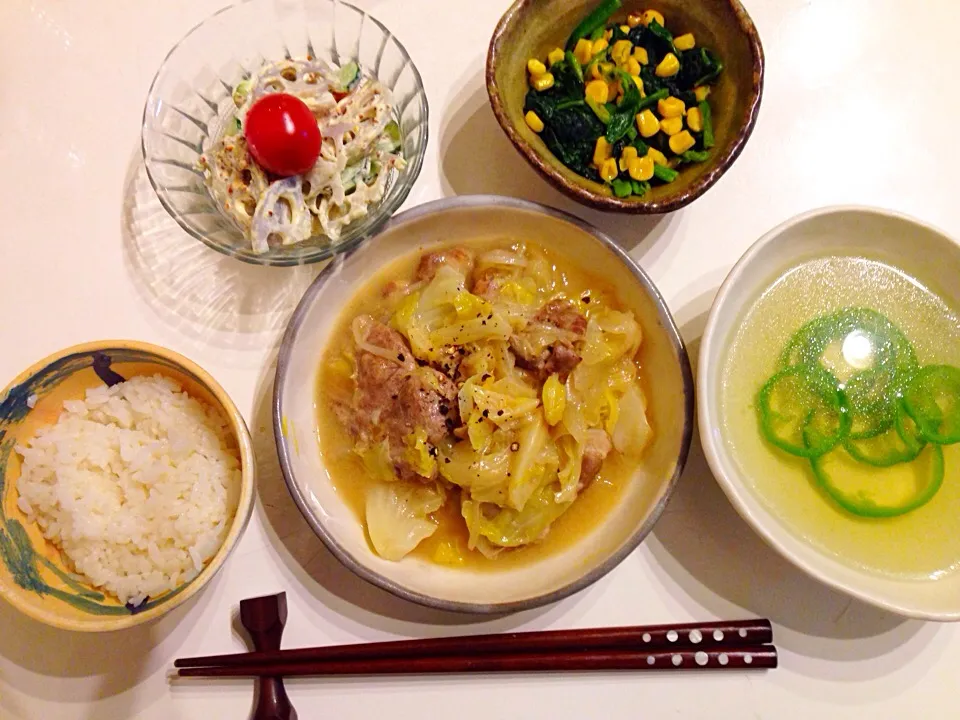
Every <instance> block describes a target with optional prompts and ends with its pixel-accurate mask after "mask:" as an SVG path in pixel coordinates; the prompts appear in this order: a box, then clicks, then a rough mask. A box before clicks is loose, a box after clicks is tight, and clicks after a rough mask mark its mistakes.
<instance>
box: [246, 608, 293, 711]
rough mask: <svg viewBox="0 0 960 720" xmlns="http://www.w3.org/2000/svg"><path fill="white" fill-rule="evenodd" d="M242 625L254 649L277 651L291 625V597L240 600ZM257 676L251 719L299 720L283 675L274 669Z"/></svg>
mask: <svg viewBox="0 0 960 720" xmlns="http://www.w3.org/2000/svg"><path fill="white" fill-rule="evenodd" d="M240 623H241V624H242V625H243V627H244V629H245V630H246V631H247V633H248V634H249V635H250V640H251V641H252V643H253V648H254V650H256V651H258V652H269V651H277V650H279V649H280V640H281V638H282V637H283V627H284V625H286V623H287V594H286V593H277V594H276V595H265V596H263V597H256V598H249V599H247V600H241V601H240ZM269 672H270V674H257V675H258V679H257V688H256V696H255V697H256V702H255V704H254V711H253V715H252V716H251V720H297V711H296V710H295V709H294V707H293V705H292V704H291V702H290V698H289V697H288V696H287V689H286V688H285V687H284V686H283V676H282V674H279V673H277V672H276V670H273V669H271V670H270V671H269Z"/></svg>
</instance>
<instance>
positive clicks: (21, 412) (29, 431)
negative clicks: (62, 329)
mask: <svg viewBox="0 0 960 720" xmlns="http://www.w3.org/2000/svg"><path fill="white" fill-rule="evenodd" d="M137 375H146V376H153V375H162V376H164V377H168V378H170V379H172V380H174V381H175V382H176V383H178V384H179V385H180V386H181V387H182V388H183V390H185V391H186V392H187V393H188V394H189V395H190V396H191V397H193V398H195V399H197V400H200V401H201V402H204V403H206V404H207V405H210V406H212V407H215V408H217V409H219V410H220V412H221V413H223V416H224V417H225V418H226V421H227V425H228V427H229V429H230V435H231V440H232V444H233V446H234V448H233V449H234V450H235V452H236V453H237V456H238V459H239V461H240V468H241V479H240V484H241V487H240V488H239V492H237V493H234V494H233V496H234V497H237V498H239V499H238V500H237V505H236V508H235V509H234V514H233V519H232V521H231V522H230V526H229V529H228V532H227V535H226V538H225V539H224V541H223V544H222V545H221V547H220V549H219V550H218V551H217V552H216V553H215V554H214V556H213V558H212V559H211V560H210V561H209V562H208V563H207V565H206V567H204V569H203V570H202V571H201V572H200V574H199V575H197V576H196V577H195V578H194V579H193V580H190V581H189V582H187V583H185V584H184V585H181V586H180V587H178V588H177V589H175V590H173V591H171V592H168V593H166V594H165V595H162V596H159V597H151V598H148V599H147V600H146V601H145V602H143V603H141V604H140V605H139V606H136V607H131V606H127V605H124V604H123V603H121V602H120V601H119V600H118V599H117V598H115V597H112V596H110V595H109V594H108V593H105V592H102V591H101V590H100V589H98V588H96V587H93V586H92V585H90V584H89V583H88V582H86V581H85V580H84V578H82V577H79V576H77V575H76V574H75V573H74V572H73V570H72V568H71V567H70V565H69V563H68V562H67V561H66V560H65V558H64V557H63V556H62V555H61V553H60V550H59V549H58V548H57V547H56V546H55V545H54V544H53V543H51V542H50V541H48V540H47V539H46V538H45V537H44V536H43V534H42V533H41V531H40V528H39V527H38V526H37V525H36V523H34V522H31V521H29V520H28V519H27V517H26V516H25V515H24V514H23V513H22V512H21V511H20V509H19V508H18V505H17V500H18V492H17V479H18V478H19V477H20V470H21V460H20V456H19V455H18V454H17V453H16V452H15V450H14V448H15V447H16V445H17V444H18V443H22V442H25V441H27V440H29V439H30V438H31V437H33V436H34V434H35V433H36V432H37V430H38V429H40V428H41V427H43V426H46V425H52V424H54V423H55V422H56V421H57V419H58V417H59V415H60V412H61V410H62V409H63V403H64V401H67V400H80V399H82V398H83V397H84V394H85V392H86V391H87V390H88V389H90V388H93V387H97V386H101V385H104V384H108V385H109V384H115V383H117V382H121V381H122V380H125V379H129V378H131V377H133V376H137ZM255 473H256V463H255V462H254V455H253V447H252V443H251V440H250V432H249V431H248V430H247V427H246V424H245V423H244V420H243V417H242V416H241V415H240V412H239V410H237V407H236V405H234V404H233V401H232V400H231V399H230V398H229V397H228V395H227V393H226V392H225V391H224V390H223V388H222V387H220V385H219V384H218V383H217V381H216V380H214V379H213V378H212V377H211V376H210V375H209V374H207V373H206V372H205V371H204V370H203V369H202V368H200V367H199V366H197V365H196V364H195V363H193V362H191V361H190V360H188V359H187V358H185V357H183V356H181V355H178V354H177V353H174V352H171V351H170V350H166V349H164V348H161V347H157V346H155V345H149V344H147V343H141V342H134V341H128V340H103V341H98V342H91V343H86V344H83V345H75V346H73V347H69V348H66V349H65V350H61V351H60V352H57V353H54V354H53V355H50V356H49V357H47V358H44V359H43V360H41V361H40V362H38V363H37V364H35V365H33V366H32V367H30V368H28V369H27V370H25V371H24V372H23V373H21V374H20V375H19V376H18V377H17V378H16V379H14V381H13V382H12V383H10V385H9V386H7V388H6V389H5V390H4V391H3V393H2V394H0V597H3V598H4V599H5V600H7V601H8V602H9V603H10V604H12V605H13V606H14V607H15V608H17V609H18V610H20V611H21V612H23V613H24V614H26V615H29V616H30V617H32V618H34V619H35V620H39V621H40V622H43V623H46V624H48V625H52V626H54V627H58V628H62V629H65V630H77V631H87V632H104V631H110V630H118V629H121V628H127V627H132V626H133V625H139V624H141V623H144V622H147V621H149V620H153V619H155V618H157V617H160V616H161V615H163V614H165V613H167V612H169V611H170V610H172V609H173V608H175V607H177V606H178V605H180V604H182V603H184V602H185V601H186V600H188V599H189V598H190V597H192V596H193V595H195V594H196V593H197V592H199V590H200V589H201V588H202V587H203V586H204V585H205V584H206V583H207V582H208V581H209V580H210V578H212V577H213V576H214V574H215V573H216V572H217V571H218V570H219V569H220V567H221V566H222V565H223V563H224V561H225V560H226V558H227V555H228V554H229V553H230V551H231V549H232V548H233V546H234V545H236V543H237V540H238V539H239V537H240V534H241V533H242V532H243V529H244V527H245V526H246V523H247V520H248V519H249V516H250V511H251V509H252V507H253V495H254V493H253V490H254V484H255Z"/></svg>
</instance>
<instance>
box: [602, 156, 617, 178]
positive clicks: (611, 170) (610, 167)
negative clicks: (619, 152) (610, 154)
mask: <svg viewBox="0 0 960 720" xmlns="http://www.w3.org/2000/svg"><path fill="white" fill-rule="evenodd" d="M619 174H620V168H618V167H617V161H616V160H614V159H613V158H607V159H606V160H604V161H603V166H602V167H601V168H600V177H601V178H602V179H603V180H604V181H605V182H610V181H611V180H613V179H614V178H615V177H617V175H619Z"/></svg>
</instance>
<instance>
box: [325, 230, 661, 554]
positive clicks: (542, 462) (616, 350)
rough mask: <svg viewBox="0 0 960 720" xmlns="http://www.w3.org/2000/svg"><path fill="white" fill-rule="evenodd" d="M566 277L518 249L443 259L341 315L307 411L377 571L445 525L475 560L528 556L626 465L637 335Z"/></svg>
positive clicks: (635, 404) (645, 433)
mask: <svg viewBox="0 0 960 720" xmlns="http://www.w3.org/2000/svg"><path fill="white" fill-rule="evenodd" d="M579 274H580V271H579V269H577V268H574V267H569V268H566V269H565V268H564V267H562V266H561V265H559V264H558V263H557V259H556V258H553V257H551V256H548V254H547V253H546V252H545V251H544V250H542V249H540V248H538V247H534V246H530V245H524V244H519V243H517V244H510V243H508V242H506V241H504V242H501V243H498V244H488V245H486V246H484V247H482V248H480V249H477V250H475V249H471V248H467V247H451V248H446V249H443V250H439V251H434V252H427V253H425V254H422V255H421V256H419V257H418V258H414V259H412V260H408V261H407V262H406V263H405V264H404V267H403V268H402V270H399V271H396V272H389V271H388V272H387V274H386V276H381V277H382V278H383V277H386V280H385V281H384V280H383V279H381V280H380V281H377V282H375V283H374V284H373V285H372V286H370V287H368V288H367V289H366V290H365V291H364V292H363V293H361V298H360V300H359V302H357V303H354V305H353V306H352V307H351V308H350V309H349V310H348V312H347V317H345V318H344V320H343V322H342V324H341V325H340V327H339V329H338V330H337V331H336V333H335V340H334V342H333V343H332V344H331V346H330V347H329V348H328V350H327V352H326V354H325V357H324V359H323V368H322V372H321V380H320V387H319V396H320V397H319V404H320V405H321V406H322V410H323V411H327V417H329V418H331V419H332V422H333V423H335V424H336V425H337V426H338V428H336V429H337V430H339V433H338V434H336V433H335V434H334V435H333V436H332V439H329V440H327V441H326V443H325V441H324V432H323V429H322V428H321V432H320V433H319V435H320V441H321V450H322V451H323V452H324V455H325V457H328V458H329V457H330V456H332V455H336V454H337V453H341V454H342V453H343V452H344V448H343V447H342V445H344V444H346V445H349V451H348V452H349V454H350V455H351V456H352V459H353V461H354V462H357V461H359V462H358V463H357V467H358V469H360V472H358V473H351V472H350V471H345V472H344V473H343V474H345V475H351V477H337V473H336V472H335V471H333V472H332V473H331V474H332V475H333V479H334V483H335V485H337V487H338V489H340V488H342V487H344V486H345V485H347V486H354V485H357V484H358V483H361V484H362V487H363V497H362V503H363V508H362V515H363V519H364V522H365V525H366V529H367V533H368V536H369V540H370V542H371V544H372V546H373V548H374V549H375V550H376V552H377V553H378V554H379V555H380V556H381V557H384V558H386V559H389V560H399V559H401V558H403V557H404V556H405V555H407V554H408V553H410V552H411V551H413V550H414V549H415V548H416V547H417V546H418V545H419V544H420V543H421V542H422V541H424V540H425V539H426V538H429V537H431V536H433V535H434V534H435V533H436V532H437V530H438V526H441V525H443V524H445V523H448V524H449V523H455V524H459V525H460V526H461V529H465V533H464V534H465V536H466V545H467V548H468V551H471V552H472V551H476V552H479V553H482V554H483V556H486V557H487V558H493V557H496V556H497V555H498V554H500V553H502V552H504V551H505V550H509V549H511V548H519V547H522V546H527V545H531V544H534V543H537V542H538V541H540V540H542V539H543V538H544V537H545V536H546V535H547V534H548V533H550V531H551V526H552V525H553V524H554V523H555V522H556V521H557V519H558V518H560V517H561V516H562V515H563V514H564V513H565V512H566V511H567V510H568V509H569V508H570V507H571V506H572V505H573V504H575V503H576V502H577V500H578V497H580V496H582V495H583V493H584V492H585V489H586V488H588V487H589V486H590V485H591V483H596V482H600V479H601V478H602V476H603V474H604V471H605V468H606V467H608V466H610V465H611V463H613V464H616V463H617V462H620V465H621V466H623V465H624V463H626V464H628V465H630V464H632V466H633V467H634V468H635V467H636V465H637V464H638V463H639V461H640V457H641V455H642V454H643V452H644V448H645V447H646V446H647V444H648V443H649V442H650V439H651V436H652V429H651V427H650V424H649V423H648V420H647V413H646V409H647V402H646V397H645V394H644V391H643V387H642V383H641V368H640V366H639V363H638V360H637V357H638V350H639V348H640V345H641V343H642V341H643V331H642V328H641V326H640V324H639V323H638V322H637V319H636V317H635V316H634V315H633V314H632V313H631V312H629V311H626V310H623V309H620V308H619V305H618V303H617V301H616V298H615V296H614V295H613V293H611V292H609V291H607V290H603V291H601V290H600V289H599V288H598V287H597V288H591V287H589V285H587V284H586V283H585V282H583V281H581V282H574V281H573V280H572V279H571V278H572V277H574V276H575V275H577V276H579ZM587 282H589V281H587ZM321 416H322V417H323V412H321ZM322 417H321V425H323V419H322ZM338 440H339V441H338ZM325 444H326V446H325ZM360 476H363V477H362V478H361V477H360ZM348 494H349V493H348ZM455 530H456V529H455V528H446V532H447V534H451V533H453V534H454V535H455V534H456V532H455ZM450 552H451V550H450V548H448V547H445V546H443V547H439V548H438V552H437V554H435V556H434V559H436V560H439V561H441V562H444V561H449V560H450V559H451V558H450V557H449V555H450Z"/></svg>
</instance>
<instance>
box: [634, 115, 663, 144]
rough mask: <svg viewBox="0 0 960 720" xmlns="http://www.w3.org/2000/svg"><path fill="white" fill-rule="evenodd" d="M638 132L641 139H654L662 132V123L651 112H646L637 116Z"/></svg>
mask: <svg viewBox="0 0 960 720" xmlns="http://www.w3.org/2000/svg"><path fill="white" fill-rule="evenodd" d="M637 130H639V131H640V136H641V137H645V138H648V137H653V136H654V135H656V134H657V133H658V132H660V121H659V120H657V116H656V115H654V114H653V112H651V111H650V110H644V111H643V112H642V113H639V114H638V115H637Z"/></svg>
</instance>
